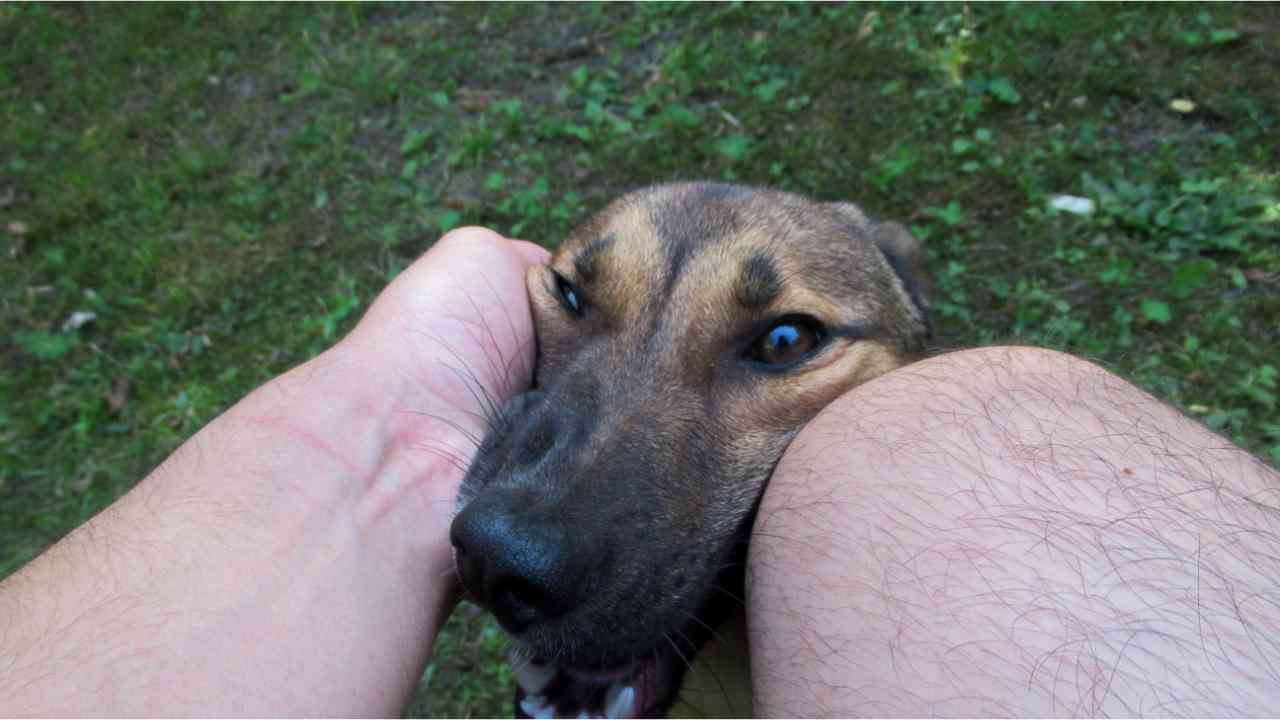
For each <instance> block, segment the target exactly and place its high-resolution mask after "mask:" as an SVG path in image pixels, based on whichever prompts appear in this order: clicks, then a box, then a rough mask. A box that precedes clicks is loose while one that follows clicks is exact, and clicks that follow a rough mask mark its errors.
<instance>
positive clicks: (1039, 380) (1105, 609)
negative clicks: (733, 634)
mask: <svg viewBox="0 0 1280 720" xmlns="http://www.w3.org/2000/svg"><path fill="white" fill-rule="evenodd" d="M1278 507H1280V475H1277V474H1276V473H1275V472H1273V471H1272V470H1271V469H1270V468H1268V467H1266V466H1265V465H1264V464H1263V463H1262V462H1261V461H1259V460H1257V459H1256V458H1254V457H1252V456H1250V455H1249V454H1247V453H1245V452H1243V451H1242V450H1240V449H1239V448H1237V447H1235V446H1233V445H1232V444H1230V443H1229V442H1227V441H1226V440H1224V439H1222V438H1220V437H1218V436H1216V435H1214V434H1212V433H1211V432H1209V431H1208V430H1206V429H1204V428H1203V427H1201V426H1200V425H1198V424H1196V423H1194V422H1192V421H1190V420H1187V419H1186V418H1184V417H1182V416H1181V415H1179V414H1178V413H1177V412H1176V411H1174V410H1173V409H1171V408H1169V407H1167V406H1165V405H1163V404H1161V403H1160V402H1159V401H1157V400H1155V399H1154V398H1152V397H1151V396H1149V395H1147V394H1146V393H1144V392H1142V391H1141V390H1139V389H1137V388H1135V387H1133V386H1132V385H1129V384H1128V383H1126V382H1124V381H1122V380H1120V379H1119V378H1117V377H1115V376H1114V375H1111V374H1109V373H1107V372H1105V371H1103V370H1101V369H1100V368H1098V367H1096V366H1093V365H1090V364H1088V363H1086V362H1084V361H1081V360H1078V359H1075V358H1071V357H1069V356H1065V355H1061V354H1057V353H1052V352H1048V351H1041V350H1032V349H1025V348H1024V349H1011V348H994V349H986V350H976V351H968V352H963V353H956V354H953V355H947V356H943V357H938V358H933V359H931V360H928V361H925V362H922V363H919V364H916V365H913V366H911V367H908V368H905V369H903V370H900V371H896V372H893V373H890V374H889V375H887V376H884V377H882V378H880V379H878V380H876V381H874V382H872V383H868V384H867V385H864V386H862V387H859V388H857V389H855V390H854V391H852V392H850V393H849V394H848V395H846V396H845V397H843V398H842V399H841V400H840V401H838V402H836V403H835V404H833V405H832V406H831V407H830V408H828V409H827V410H826V411H825V412H824V413H823V414H822V415H821V416H820V417H819V418H818V419H817V420H815V421H814V422H813V423H812V424H811V425H810V426H809V427H807V428H806V429H805V430H804V432H803V433H802V434H801V435H800V437H799V438H798V439H797V440H796V442H795V443H794V444H793V445H792V447H791V449H790V450H789V451H788V453H787V455H786V456H785V457H784V459H783V461H782V463H781V465H780V466H779V469H778V471H777V473H776V474H775V476H774V479H773V481H772V484H771V485H770V488H769V491H768V493H767V494H766V496H765V498H764V501H763V505H762V508H761V511H760V515H759V518H758V520H757V523H756V534H755V538H754V540H753V542H752V555H751V562H750V576H749V580H748V598H749V605H748V613H749V622H750V627H751V643H752V671H753V672H752V674H753V676H754V685H755V692H756V697H755V702H756V712H757V713H762V714H770V715H801V716H815V715H841V716H850V715H882V716H883V715H1040V716H1043V715H1095V716H1096V715H1217V716H1221V715H1270V714H1274V713H1275V712H1277V711H1278V710H1280V534H1278V532H1280V509H1278Z"/></svg>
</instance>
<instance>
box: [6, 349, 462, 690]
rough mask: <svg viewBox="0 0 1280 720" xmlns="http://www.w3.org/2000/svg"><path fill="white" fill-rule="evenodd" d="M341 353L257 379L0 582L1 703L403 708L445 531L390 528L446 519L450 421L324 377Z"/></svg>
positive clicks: (434, 617)
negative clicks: (117, 495)
mask: <svg viewBox="0 0 1280 720" xmlns="http://www.w3.org/2000/svg"><path fill="white" fill-rule="evenodd" d="M344 362H347V360H346V359H345V356H344V350H343V348H339V349H337V350H335V351H331V352H330V353H328V354H326V355H324V356H321V357H320V358H317V359H316V360H314V361H312V362H311V363H308V364H307V365H304V366H302V367H300V368H298V369H296V370H294V371H292V372H291V373H289V374H287V375H285V376H283V377H281V378H278V379H276V380H274V381H272V382H271V383H269V384H268V385H266V386H264V387H263V388H261V389H259V390H258V391H257V392H255V393H254V394H253V395H252V396H250V397H249V398H246V399H245V400H244V401H243V402H241V403H240V404H239V405H237V406H236V407H235V408H233V409H232V410H230V411H229V412H228V413H226V414H225V415H223V416H222V417H219V418H218V419H217V420H215V421H214V422H212V423H210V425H209V426H207V427H206V428H204V429H203V430H202V431H201V432H200V433H198V434H197V435H196V436H195V437H193V438H191V439H190V440H189V441H188V442H187V443H186V444H185V445H184V446H183V447H182V448H181V449H180V450H179V451H178V452H176V453H175V454H174V455H173V456H172V457H170V458H169V459H168V460H167V461H166V462H165V463H164V464H163V465H162V466H161V467H160V468H158V469H157V470H156V471H155V472H153V473H152V474H151V475H150V476H149V477H147V478H146V479H145V480H143V481H142V482H141V483H140V484H139V485H138V486H137V487H136V488H134V490H132V491H131V492H130V493H129V494H127V495H126V496H125V497H123V498H121V499H120V500H119V501H118V502H117V503H115V504H114V505H112V506H111V507H110V508H109V509H107V510H106V511H104V512H103V513H101V514H100V515H99V516H97V517H95V518H94V519H92V520H91V521H90V522H89V523H87V524H86V525H84V526H83V527H81V528H79V529H77V530H76V531H75V532H73V533H72V534H70V535H69V536H68V537H66V538H65V539H64V540H63V541H61V542H60V543H59V544H58V545H56V546H55V547H54V548H52V549H51V550H50V551H49V552H47V553H45V554H44V555H42V556H41V557H40V558H38V559H37V560H35V561H34V562H32V563H31V564H30V565H28V566H27V567H26V568H23V569H22V570H20V571H19V572H17V573H16V574H14V575H13V576H12V577H10V578H9V579H7V580H6V581H5V583H4V584H3V585H0V715H25V714H57V715H75V714H95V715H102V714H107V715H119V714H128V715H132V714H164V715H173V714H201V715H222V714H238V713H246V714H255V715H263V714H265V715H279V714H299V713H303V714H333V713H338V714H358V713H367V712H371V711H373V712H376V711H379V710H381V712H383V713H394V712H397V711H398V709H399V707H400V705H401V704H402V703H403V701H404V699H405V697H406V696H407V694H408V692H409V691H410V690H411V688H412V686H413V683H414V682H415V681H416V679H417V678H416V673H417V672H418V671H420V669H421V667H422V664H423V663H424V662H425V660H426V656H427V653H428V652H429V648H430V641H431V638H432V637H433V635H434V631H435V629H436V626H438V624H439V623H440V622H441V620H442V618H443V616H444V614H445V613H446V611H447V609H448V607H449V590H450V587H451V585H450V582H449V581H448V575H447V572H448V567H449V555H448V548H447V541H445V542H444V544H443V546H441V545H440V543H438V542H435V541H434V540H433V539H438V538H441V537H444V534H443V531H440V532H437V533H427V532H424V533H419V534H411V533H405V532H402V528H399V527H396V524H397V523H403V522H410V521H412V518H413V517H414V513H413V511H414V510H420V511H422V522H424V523H429V522H442V521H443V520H440V517H442V516H444V515H447V510H446V511H445V512H444V513H442V514H435V515H433V514H432V511H433V508H440V507H441V506H444V507H447V506H448V505H449V503H451V502H452V498H453V489H454V488H455V487H456V475H457V474H458V473H459V472H460V471H459V470H458V469H457V468H456V467H455V466H454V465H453V464H452V463H451V462H448V461H447V459H446V458H444V457H443V456H442V455H441V454H439V453H436V452H433V447H435V446H438V445H444V446H447V445H449V444H450V442H451V437H452V436H454V435H456V433H454V432H453V431H452V430H451V429H450V428H447V427H445V426H443V425H441V424H439V423H434V424H433V423H432V421H431V420H430V418H423V417H421V416H417V415H413V414H408V415H406V414H404V413H401V412H399V411H398V409H397V408H394V407H391V404H392V403H394V402H395V400H396V398H398V397H403V393H398V394H397V393H394V392H386V393H381V394H379V393H372V394H368V395H363V396H360V397H364V398H368V400H360V399H355V398H352V397H351V395H352V394H351V393H349V392H347V393H345V394H344V393H343V392H341V391H340V389H339V388H337V387H334V386H332V385H329V384H327V381H326V380H325V377H326V376H327V375H332V376H333V377H334V378H335V381H336V378H340V377H344V376H348V375H349V373H346V372H343V371H342V368H341V367H340V366H341V364H342V363H344ZM363 372H365V373H368V372H370V371H369V370H367V369H364V370H363ZM365 379H366V380H367V378H365ZM369 384H370V386H371V387H378V384H377V383H369ZM388 418H390V420H389V419H388ZM387 422H396V423H399V424H401V425H402V426H403V427H401V428H399V429H398V430H397V431H396V432H392V433H387V432H386V431H385V428H381V427H379V425H380V424H383V423H387ZM388 438H390V439H388ZM395 442H399V443H402V444H406V445H409V446H414V447H403V448H393V447H388V444H389V443H395ZM406 538H421V539H422V543H423V544H424V545H423V546H418V547H415V546H414V541H413V540H411V539H410V540H406ZM387 628H393V629H394V630H393V631H392V632H390V633H388V631H387ZM370 635H379V636H380V637H379V638H378V640H377V641H376V642H370V641H369V636H370Z"/></svg>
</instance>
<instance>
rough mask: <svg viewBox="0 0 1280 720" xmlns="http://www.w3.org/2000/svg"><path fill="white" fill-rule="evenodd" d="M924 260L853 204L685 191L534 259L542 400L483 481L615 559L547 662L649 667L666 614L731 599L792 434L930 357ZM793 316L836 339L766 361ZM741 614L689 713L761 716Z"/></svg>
mask: <svg viewBox="0 0 1280 720" xmlns="http://www.w3.org/2000/svg"><path fill="white" fill-rule="evenodd" d="M919 259H920V253H919V249H918V247H917V246H916V244H915V241H914V239H912V238H911V236H910V235H909V234H908V233H907V232H906V230H905V229H903V228H902V227H901V226H899V225H895V224H892V223H878V222H875V221H873V220H872V219H870V218H868V217H867V216H866V215H865V214H864V213H862V211H861V210H859V209H858V208H857V207H856V206H853V205H851V204H848V203H835V204H831V203H817V202H814V201H811V200H808V199H806V198H803V197H800V196H797V195H792V194H787V193H779V192H774V191H768V190H759V189H752V188H743V187H736V186H728V185H718V184H708V183H684V184H673V185H660V186H656V187H653V188H647V189H645V190H641V191H639V192H635V193H631V194H629V195H627V196H624V197H623V198H621V199H619V200H617V201H615V202H613V203H612V204H610V205H609V206H608V207H606V208H605V209H604V210H603V211H601V212H600V213H598V214H597V215H596V216H595V217H593V218H592V219H591V220H589V221H588V222H586V223H584V224H583V225H582V226H580V227H579V228H577V229H576V230H575V231H574V232H573V233H572V234H570V236H569V237H568V238H566V239H565V241H564V242H563V243H562V244H561V246H560V248H559V249H558V251H557V252H556V253H555V255H554V257H553V258H552V260H551V262H550V264H549V265H548V266H541V267H535V268H532V269H530V271H529V273H528V288H529V297H530V301H531V302H530V304H531V308H532V311H533V317H534V322H535V325H536V330H537V337H538V343H539V366H538V383H539V388H538V390H537V391H536V392H535V393H531V395H536V396H539V400H538V401H537V402H539V403H541V404H539V405H532V406H530V407H529V408H527V409H526V410H524V411H522V414H519V413H518V414H516V415H514V416H513V417H512V419H511V422H507V423H503V424H502V425H501V426H500V427H501V431H500V432H497V433H495V434H494V435H492V436H491V437H489V438H487V439H486V442H485V445H484V446H483V448H482V451H486V452H491V453H492V454H493V459H492V464H491V465H488V464H486V463H485V462H484V460H485V458H483V457H482V458H481V462H480V464H481V465H482V466H483V467H482V469H481V470H480V471H479V473H478V474H479V475H480V479H479V480H476V482H483V483H488V487H486V488H478V489H477V490H478V491H479V492H486V491H487V492H489V493H494V495H492V496H491V497H494V498H509V501H508V500H503V501H502V502H511V503H517V504H519V506H520V507H521V513H523V515H521V517H524V516H528V517H531V518H533V522H535V523H536V522H545V518H553V520H552V522H559V518H561V517H570V516H571V517H576V518H578V521H577V524H575V525H574V532H575V533H576V534H577V536H578V537H581V538H586V539H587V541H586V545H585V547H586V548H587V549H586V550H584V551H582V552H577V553H574V554H573V555H572V557H581V558H588V559H589V560H590V561H591V562H592V563H598V564H599V565H598V567H600V568H606V569H603V570H599V571H598V572H594V574H593V575H592V577H591V584H592V588H593V592H592V593H591V594H590V595H589V596H584V597H583V598H582V599H581V602H580V605H579V606H576V607H574V608H573V609H572V610H571V611H568V612H564V613H561V614H560V615H558V616H556V617H554V618H550V619H547V620H546V621H545V622H543V623H541V624H539V625H537V626H536V627H533V628H531V629H530V630H529V631H527V632H526V633H525V634H524V638H523V641H525V642H528V643H530V645H531V646H532V652H533V653H535V654H539V653H541V654H551V653H553V652H554V651H555V649H556V648H559V649H560V650H561V651H563V648H565V647H567V646H569V645H567V644H568V643H572V642H578V643H579V644H580V645H581V648H577V647H576V646H573V647H574V649H575V650H577V651H578V652H581V653H583V654H584V655H585V656H586V657H588V658H589V657H601V656H609V655H608V654H609V652H610V651H611V649H612V648H614V647H621V648H622V650H620V652H622V653H623V655H624V656H628V655H627V654H628V653H630V655H629V657H636V656H637V654H638V653H647V652H650V651H651V650H652V648H650V647H646V643H647V642H648V641H649V639H650V638H649V637H648V636H647V635H646V633H647V632H649V628H651V627H655V628H656V629H657V633H658V634H657V635H656V637H654V638H652V639H653V640H654V641H655V642H658V641H661V640H663V636H664V635H666V636H667V638H670V637H671V636H672V634H674V635H675V636H676V637H680V635H681V630H680V629H679V628H678V627H672V626H671V625H670V621H669V620H665V619H664V618H669V617H677V618H689V619H690V620H691V621H692V620H698V618H697V617H696V616H695V615H694V614H693V613H694V612H695V611H698V610H700V609H703V608H708V607H712V606H713V605H714V603H710V601H711V600H712V599H714V595H715V594H714V593H713V592H711V591H710V590H709V587H708V586H709V584H711V582H712V581H714V580H715V579H716V578H717V577H719V575H720V574H721V571H722V570H725V569H727V568H733V567H740V565H736V564H735V563H736V562H740V559H739V560H735V561H734V562H727V561H729V560H730V559H731V558H733V557H737V556H735V555H734V552H736V551H740V550H741V548H743V547H744V544H743V543H744V539H745V535H746V530H747V529H749V525H747V524H746V523H747V521H748V520H749V519H750V516H751V515H750V514H751V512H752V509H753V508H754V506H755V503H756V500H757V499H758V498H759V496H760V494H761V493H762V492H763V489H764V485H765V483H766V482H767V481H768V476H769V473H770V472H771V471H772V468H773V466H774V464H775V463H776V462H777V460H778V459H779V458H780V457H781V455H782V453H783V451H784V450H785V449H786V446H787V445H788V443H790V441H791V439H792V438H793V437H794V436H795V434H796V433H797V432H799V430H800V428H801V427H803V425H804V424H805V423H806V422H807V421H808V420H809V419H810V418H812V417H813V416H814V415H816V414H817V413H818V412H819V411H820V410H821V409H822V408H823V407H825V406H826V405H828V404H829V403H831V402H832V401H833V400H835V399H836V398H837V397H839V396H840V395H841V394H842V393H844V392H846V391H847V390H848V389H850V388H852V387H854V386H856V385H858V384H861V383H864V382H866V381H868V380H870V379H872V378H874V377H876V376H878V375H881V374H883V373H885V372H888V371H890V370H892V369H893V368H895V367H898V366H900V365H902V364H904V363H906V362H908V361H909V360H910V359H911V358H912V357H913V355H915V354H916V353H918V352H920V351H921V350H922V349H923V346H924V341H925V338H926V336H927V334H928V327H927V320H926V309H927V308H926V306H925V303H926V300H925V299H924V298H923V296H922V293H923V288H925V285H924V283H923V281H922V279H920V278H919V277H917V276H916V275H915V273H916V272H917V271H918V268H919ZM557 274H558V275H559V276H560V277H561V278H563V282H567V283H568V284H569V285H570V286H572V287H573V288H574V291H575V295H577V296H578V299H579V301H580V305H581V307H580V311H574V310H573V309H572V308H571V307H569V305H570V303H568V302H567V300H566V298H565V297H564V296H563V295H562V290H561V285H560V281H558V280H557ZM786 318H802V319H803V318H809V319H811V320H812V322H814V323H816V324H817V325H818V326H820V327H821V328H822V333H823V339H822V341H821V342H820V344H819V346H818V347H817V349H815V350H814V352H813V353H811V354H809V355H807V356H805V357H804V358H802V359H801V360H799V361H797V362H794V363H792V364H790V365H788V366H786V367H785V368H781V367H768V366H766V365H765V364H763V363H761V362H759V361H758V360H757V359H755V358H756V355H755V354H754V353H753V351H752V348H753V347H755V346H756V343H757V341H759V340H760V339H761V338H762V337H763V336H765V335H767V332H768V329H769V328H770V327H772V326H774V325H776V324H777V323H779V322H781V321H783V320H784V319H786ZM803 322H809V321H808V320H804V321H803ZM474 470H475V468H473V471H474ZM472 474H473V475H475V474H477V473H475V472H473V473H472ZM469 478H470V476H469ZM469 481H470V480H469ZM528 488H537V493H536V494H529V493H528V492H527V489H528ZM495 502H496V501H495ZM597 519H598V520H597ZM641 545H642V546H641ZM596 548H605V549H607V552H604V553H603V554H602V555H601V556H600V557H599V558H593V557H592V556H591V552H593V550H594V549H596ZM616 557H625V558H628V559H627V560H626V561H625V562H620V563H614V564H609V563H610V562H611V560H610V558H616ZM592 567H593V568H596V567H597V565H592ZM737 582H740V580H738V581H737ZM641 597H644V598H649V599H645V600H643V601H642V600H639V599H638V598H641ZM716 612H717V613H720V614H718V615H717V616H716V618H715V620H713V622H714V621H717V620H719V619H720V618H723V613H722V612H721V610H717V611H716ZM741 622H742V618H741V613H740V611H739V612H738V613H737V614H736V615H735V616H733V617H731V619H730V621H729V622H728V623H727V624H726V625H724V626H722V627H721V628H720V630H719V631H718V632H717V636H718V637H721V638H727V639H730V640H729V642H727V643H723V644H722V643H719V642H718V641H715V640H713V641H711V643H710V644H709V645H708V646H706V647H705V648H704V649H703V652H701V653H700V654H699V655H698V660H697V662H696V663H695V664H694V667H693V670H692V671H691V673H690V674H689V675H688V676H687V678H686V681H685V683H684V685H683V687H684V688H685V691H686V692H685V695H684V696H683V698H684V700H685V702H683V703H681V704H678V705H676V706H675V707H674V708H673V709H672V712H673V713H674V714H676V715H679V716H686V717H698V716H714V715H719V714H728V715H737V716H740V715H745V714H749V713H750V711H751V704H750V697H749V688H750V678H749V677H748V676H747V675H746V673H747V669H748V665H747V663H746V653H745V645H744V644H743V643H742V642H741V633H737V632H735V631H734V627H735V625H734V623H738V625H739V626H740V625H741ZM705 627H706V626H705V624H704V628H705ZM602 628H603V629H604V630H601V629H602ZM690 629H691V628H689V627H686V628H684V630H685V631H689V630H690ZM692 629H693V630H698V628H696V627H694V628H692ZM584 630H586V631H589V632H588V633H587V634H586V637H587V638H588V639H587V640H582V639H581V638H583V637H584ZM733 638H737V639H733ZM547 648H551V650H547ZM588 652H589V653H590V654H589V655H586V654H587V653H588ZM600 662H605V661H600ZM721 701H723V702H721Z"/></svg>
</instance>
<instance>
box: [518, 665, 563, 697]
mask: <svg viewBox="0 0 1280 720" xmlns="http://www.w3.org/2000/svg"><path fill="white" fill-rule="evenodd" d="M511 674H512V675H515V676H516V682H518V683H520V687H521V688H524V691H525V692H527V693H529V694H530V695H536V694H538V693H540V692H542V691H543V689H545V688H546V687H547V683H549V682H551V678H553V677H555V676H556V666H555V665H538V664H535V663H531V662H523V663H512V665H511Z"/></svg>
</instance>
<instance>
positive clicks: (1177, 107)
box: [1169, 98, 1196, 115]
mask: <svg viewBox="0 0 1280 720" xmlns="http://www.w3.org/2000/svg"><path fill="white" fill-rule="evenodd" d="M1169 109H1170V110H1172V111H1174V112H1176V113H1182V114H1183V115H1185V114H1187V113H1189V112H1195V109H1196V104H1195V103H1193V102H1191V101H1190V100H1188V99H1186V98H1178V99H1176V100H1172V101H1170V102H1169Z"/></svg>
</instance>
